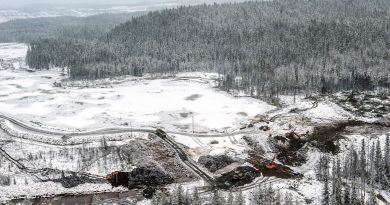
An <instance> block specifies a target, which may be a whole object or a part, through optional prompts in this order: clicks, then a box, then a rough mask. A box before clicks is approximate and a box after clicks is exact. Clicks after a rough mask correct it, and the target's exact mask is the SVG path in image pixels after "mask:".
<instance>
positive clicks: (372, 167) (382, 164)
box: [317, 136, 390, 204]
mask: <svg viewBox="0 0 390 205" xmlns="http://www.w3.org/2000/svg"><path fill="white" fill-rule="evenodd" d="M388 141H389V137H388V136H387V137H386V142H385V143H386V145H384V146H382V145H381V143H380V140H379V139H378V140H376V141H375V142H373V143H372V144H371V145H367V143H366V140H364V139H363V140H362V141H361V147H360V149H359V150H356V149H355V147H354V146H352V147H350V149H349V151H348V153H347V154H346V155H345V156H343V157H337V158H336V159H334V160H333V161H332V162H329V160H328V157H327V156H322V157H321V158H320V163H319V165H318V168H317V176H318V179H319V180H321V181H323V182H324V192H323V200H322V203H323V204H365V203H366V204H376V200H377V196H376V195H377V194H376V190H378V189H380V190H389V189H390V183H389V182H390V181H389V177H390V172H389V170H388V169H387V168H386V166H388V165H387V163H386V155H388V153H387V151H386V150H387V149H388V145H387V144H388ZM382 147H384V149H382ZM326 162H328V165H327V163H326ZM329 167H331V170H332V171H331V172H330V177H331V179H332V180H327V179H328V178H329V176H328V172H327V171H325V170H327V169H328V168H329ZM329 193H331V194H329Z"/></svg>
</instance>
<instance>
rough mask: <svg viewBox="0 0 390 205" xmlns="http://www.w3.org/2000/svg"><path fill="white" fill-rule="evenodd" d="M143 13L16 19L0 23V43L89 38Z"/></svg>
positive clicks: (98, 35)
mask: <svg viewBox="0 0 390 205" xmlns="http://www.w3.org/2000/svg"><path fill="white" fill-rule="evenodd" d="M142 14H145V12H134V13H125V14H101V15H95V16H90V17H70V16H63V17H44V18H31V19H17V20H12V21H8V22H5V23H1V24H0V42H2V43H4V42H7V43H8V42H22V43H30V42H31V41H33V40H41V39H48V38H50V39H53V38H72V39H85V40H93V39H96V38H99V37H100V36H101V35H102V34H104V33H107V32H109V31H110V30H111V29H113V28H114V27H115V26H117V25H118V24H121V23H125V22H126V21H129V20H131V18H132V17H135V16H140V15H142Z"/></svg>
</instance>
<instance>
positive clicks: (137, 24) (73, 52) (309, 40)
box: [27, 0, 390, 98]
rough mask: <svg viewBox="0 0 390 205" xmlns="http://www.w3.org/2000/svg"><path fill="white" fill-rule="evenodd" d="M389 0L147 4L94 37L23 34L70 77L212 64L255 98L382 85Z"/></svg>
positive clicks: (228, 85)
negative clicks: (158, 7) (151, 7)
mask: <svg viewBox="0 0 390 205" xmlns="http://www.w3.org/2000/svg"><path fill="white" fill-rule="evenodd" d="M389 11H390V1H389V0H275V1H258V2H256V1H252V2H244V3H227V4H214V5H200V6H190V7H178V8H175V9H167V10H162V11H155V12H150V13H148V14H147V15H143V16H139V17H135V18H133V19H132V20H130V21H128V22H126V23H123V24H120V25H118V26H116V27H115V28H113V29H112V30H110V31H108V32H106V33H103V34H101V35H100V36H98V37H96V35H97V33H99V32H95V33H94V32H92V33H91V37H90V38H87V37H83V38H78V37H77V38H76V37H75V38H70V37H62V36H59V37H54V38H45V39H35V40H32V41H31V42H30V47H29V50H28V55H27V62H28V65H29V66H30V67H32V68H36V69H49V68H50V67H51V66H60V67H64V68H66V69H67V71H68V74H69V76H70V78H72V79H97V78H106V77H112V76H119V75H135V76H142V75H143V74H144V73H152V74H155V75H167V74H172V75H173V74H175V73H178V72H183V71H212V72H218V73H219V74H221V79H220V81H219V86H220V87H221V88H222V89H224V90H228V91H229V90H235V91H240V92H244V93H247V94H248V95H251V96H253V97H258V98H274V97H277V96H278V95H279V94H297V93H304V94H311V93H328V92H337V91H341V90H354V91H363V90H381V91H386V92H389V87H390V77H389V73H390V50H389V48H390V15H389Z"/></svg>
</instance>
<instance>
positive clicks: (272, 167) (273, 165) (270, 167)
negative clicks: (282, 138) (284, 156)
mask: <svg viewBox="0 0 390 205" xmlns="http://www.w3.org/2000/svg"><path fill="white" fill-rule="evenodd" d="M276 157H277V155H275V156H274V158H272V161H271V162H270V163H268V164H267V165H265V167H266V168H267V169H275V168H276V163H275V159H276Z"/></svg>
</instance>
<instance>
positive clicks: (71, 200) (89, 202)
mask: <svg viewBox="0 0 390 205" xmlns="http://www.w3.org/2000/svg"><path fill="white" fill-rule="evenodd" d="M142 199H143V197H142V195H140V194H139V193H138V192H136V191H128V192H122V193H101V194H86V195H77V196H74V195H73V196H70V195H67V196H53V197H41V198H33V199H15V200H12V201H9V202H7V203H5V204H7V205H95V204H119V203H120V204H133V203H132V202H137V201H140V200H142Z"/></svg>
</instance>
